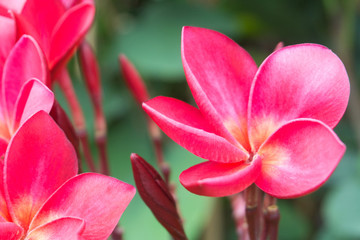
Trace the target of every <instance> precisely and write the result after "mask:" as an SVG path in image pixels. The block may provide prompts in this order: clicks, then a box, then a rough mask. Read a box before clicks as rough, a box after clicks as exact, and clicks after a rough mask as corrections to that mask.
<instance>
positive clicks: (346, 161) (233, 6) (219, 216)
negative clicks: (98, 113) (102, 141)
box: [56, 0, 360, 240]
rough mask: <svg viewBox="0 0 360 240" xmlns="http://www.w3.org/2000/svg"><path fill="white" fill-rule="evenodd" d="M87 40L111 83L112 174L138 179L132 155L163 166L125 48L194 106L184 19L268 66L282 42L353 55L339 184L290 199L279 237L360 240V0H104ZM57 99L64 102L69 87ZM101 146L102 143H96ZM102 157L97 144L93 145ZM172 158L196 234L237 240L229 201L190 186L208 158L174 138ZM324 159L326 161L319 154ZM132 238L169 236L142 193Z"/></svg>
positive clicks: (129, 231) (107, 101)
mask: <svg viewBox="0 0 360 240" xmlns="http://www.w3.org/2000/svg"><path fill="white" fill-rule="evenodd" d="M96 7H97V14H96V19H95V22H94V25H93V28H92V30H91V32H90V33H89V34H88V36H87V38H88V40H89V41H90V42H91V44H92V45H93V46H94V48H95V50H96V54H97V56H98V59H99V63H100V70H101V75H102V81H103V93H104V108H105V113H106V117H107V123H108V129H109V132H108V154H109V157H110V167H111V174H112V176H115V177H117V178H119V179H121V180H123V181H126V182H128V183H131V184H134V180H133V177H132V170H131V165H130V159H129V156H130V153H132V152H135V153H138V154H139V155H141V156H142V157H143V158H145V159H146V160H147V161H148V162H150V163H151V164H153V165H155V155H154V150H153V148H152V143H151V141H150V138H149V135H148V133H147V128H146V119H145V115H144V113H143V111H142V109H141V108H140V107H139V106H138V105H137V104H136V103H135V101H134V99H133V98H132V96H131V94H130V93H129V91H128V90H127V88H126V86H125V83H124V80H123V79H122V76H121V73H120V70H119V66H118V59H117V58H118V54H120V53H124V54H126V55H127V57H128V58H129V59H130V60H131V61H132V62H133V63H134V65H135V66H136V67H137V69H138V70H139V72H140V74H141V75H142V77H143V79H144V81H145V82H146V84H147V86H148V88H149V92H150V94H151V96H153V97H154V96H158V95H164V96H171V97H176V98H179V99H182V100H184V101H186V102H189V103H194V101H193V99H192V97H191V94H190V91H189V89H188V87H187V84H186V80H185V77H184V73H183V68H182V64H181V57H180V39H181V29H182V26H185V25H191V26H198V27H206V28H210V29H214V30H217V31H220V32H222V33H224V34H226V35H228V36H229V37H231V38H232V39H234V40H235V41H236V42H238V43H239V45H241V46H242V47H244V48H245V49H246V50H247V51H248V52H249V53H250V54H251V55H252V56H253V58H254V59H255V61H256V62H257V64H258V65H259V64H260V63H261V62H262V61H263V60H264V59H265V58H266V57H267V56H268V55H269V54H270V53H271V52H272V51H273V49H274V47H275V46H276V44H277V43H278V42H279V41H283V42H284V44H285V45H291V44H297V43H304V42H312V43H320V44H323V45H326V46H327V47H329V48H330V49H332V50H333V51H334V52H335V53H336V54H337V55H338V56H339V57H340V58H341V59H342V61H343V62H344V64H345V66H346V68H347V70H348V74H349V77H350V81H351V88H352V89H351V97H350V103H349V107H348V109H347V112H346V113H345V116H344V117H343V119H342V121H341V122H340V123H339V125H338V126H337V127H336V129H335V131H336V133H337V134H338V135H339V137H340V138H341V139H342V141H343V142H344V143H345V144H346V146H347V151H346V154H345V156H344V157H343V159H342V161H341V162H340V164H339V166H338V168H337V169H336V171H335V172H334V174H333V175H332V176H331V178H330V179H329V181H328V182H327V183H326V184H325V185H324V186H323V187H322V188H320V189H319V190H318V191H316V192H315V193H313V194H310V195H308V196H306V197H302V198H298V199H293V200H280V201H279V207H280V213H281V221H280V233H279V239H284V240H285V239H293V240H296V239H318V240H327V239H334V240H343V239H344V240H347V239H349V240H351V239H360V161H359V149H360V141H359V140H360V99H359V96H358V93H359V91H358V86H357V85H359V84H360V83H359V82H358V81H357V79H359V77H358V76H359V70H360V65H359V64H360V62H359V61H360V59H359V56H360V45H359V43H360V41H359V40H360V39H359V38H360V25H359V23H360V14H359V13H360V3H359V1H357V0H292V1H288V0H272V1H269V0H251V1H249V0H187V1H185V0H106V1H105V0H98V1H96ZM76 62H77V58H76V57H75V58H74V59H72V61H71V62H70V63H69V67H70V69H71V74H72V77H73V79H74V84H75V87H76V92H77V94H78V95H79V97H80V101H81V104H82V106H83V109H84V112H85V115H86V119H87V121H88V122H87V128H88V131H89V134H90V137H91V141H92V144H93V135H94V131H93V113H92V108H91V105H90V100H89V97H88V95H87V93H86V91H85V87H84V83H83V81H82V79H81V76H80V74H79V70H78V68H77V64H76ZM56 94H57V97H58V98H59V99H62V100H61V102H62V105H63V106H64V107H65V108H66V104H65V101H64V100H63V98H62V96H61V93H60V91H56ZM93 145H94V144H93ZM92 149H93V151H94V154H96V148H95V147H93V148H92ZM164 154H165V159H166V160H167V161H168V162H169V163H170V166H171V169H172V176H171V177H172V181H173V182H174V184H175V185H176V191H177V194H178V198H179V199H178V201H179V204H180V209H181V212H182V216H183V218H184V221H185V231H186V233H187V235H188V236H189V239H191V240H193V239H195V240H218V239H230V240H231V239H237V237H236V234H235V227H234V223H233V220H232V216H231V209H230V206H229V200H228V199H227V198H208V197H201V196H196V195H193V194H191V193H189V192H187V191H186V190H185V189H184V188H183V187H182V186H181V185H180V183H179V181H178V176H179V174H180V172H181V171H182V170H185V169H186V168H188V167H190V166H192V165H194V164H195V163H198V162H200V161H201V159H199V158H197V157H195V156H194V155H192V154H190V153H189V152H187V151H186V150H184V149H183V148H182V147H180V146H178V145H176V144H175V143H174V142H172V141H171V140H170V139H169V138H167V137H166V136H164ZM314 161H317V159H314ZM120 224H121V226H122V227H123V228H124V231H125V235H124V239H125V240H139V239H149V240H151V239H156V240H163V239H164V240H165V239H166V240H167V239H170V236H169V235H168V234H167V232H166V231H165V230H164V229H163V228H162V226H161V225H160V224H159V223H158V222H157V221H156V220H155V217H154V216H153V215H152V213H151V212H150V210H149V209H147V207H146V206H145V204H144V203H143V202H142V200H141V198H140V196H139V194H137V195H136V196H135V198H134V200H133V201H132V202H131V203H130V205H129V207H128V208H127V210H126V211H125V213H124V215H123V216H122V218H121V221H120Z"/></svg>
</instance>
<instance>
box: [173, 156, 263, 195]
mask: <svg viewBox="0 0 360 240" xmlns="http://www.w3.org/2000/svg"><path fill="white" fill-rule="evenodd" d="M261 164H262V163H261V158H260V157H259V156H256V155H255V156H254V158H253V159H252V161H251V162H250V163H218V162H212V161H207V162H203V163H200V164H197V165H195V166H192V167H191V168H189V169H187V170H185V171H183V172H182V173H181V174H180V177H179V179H180V182H181V184H182V185H183V186H184V187H185V188H186V189H187V190H189V191H190V192H192V193H195V194H198V195H205V196H211V197H223V196H228V195H231V194H235V193H238V192H241V191H242V190H244V189H245V188H247V187H248V186H250V185H251V184H252V183H254V181H255V180H256V178H257V177H258V176H259V174H260V170H261Z"/></svg>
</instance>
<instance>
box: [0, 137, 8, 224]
mask: <svg viewBox="0 0 360 240" xmlns="http://www.w3.org/2000/svg"><path fill="white" fill-rule="evenodd" d="M7 145H8V142H7V140H5V139H1V138H0V222H1V218H3V219H5V220H9V219H10V216H9V212H8V208H7V205H6V201H5V190H4V172H3V169H4V155H5V151H6V148H7Z"/></svg>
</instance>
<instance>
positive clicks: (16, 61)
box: [2, 36, 48, 117]
mask: <svg viewBox="0 0 360 240" xmlns="http://www.w3.org/2000/svg"><path fill="white" fill-rule="evenodd" d="M47 71H48V70H47V66H46V61H45V59H44V56H43V54H42V51H41V49H40V47H39V46H38V44H37V43H36V42H35V40H34V39H33V38H32V37H30V36H23V37H21V38H20V40H19V41H18V42H17V43H16V45H15V46H14V48H13V49H12V51H11V52H10V55H9V57H8V59H7V60H6V63H5V66H4V74H3V79H2V81H3V82H2V94H3V96H4V102H5V106H6V109H7V113H8V115H7V116H8V117H9V116H13V111H14V110H15V104H16V100H17V98H18V95H19V92H20V90H21V88H22V86H23V84H24V83H25V82H26V81H28V80H29V79H31V78H37V79H39V80H40V81H42V82H43V83H45V84H46V79H47V75H48V72H47Z"/></svg>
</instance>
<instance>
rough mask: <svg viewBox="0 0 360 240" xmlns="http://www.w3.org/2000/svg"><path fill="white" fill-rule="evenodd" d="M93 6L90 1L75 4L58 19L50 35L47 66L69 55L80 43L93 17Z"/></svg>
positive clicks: (53, 64)
mask: <svg viewBox="0 0 360 240" xmlns="http://www.w3.org/2000/svg"><path fill="white" fill-rule="evenodd" d="M94 15H95V7H94V5H93V4H90V3H86V2H84V3H81V4H78V5H75V6H74V7H72V8H70V9H69V10H68V11H66V12H65V14H63V15H62V16H61V18H60V19H59V21H58V23H57V25H56V26H55V29H54V30H53V32H52V36H51V48H50V55H49V67H50V69H52V68H53V67H54V66H55V64H56V63H58V62H59V61H60V60H61V59H62V58H67V57H69V56H68V55H69V54H72V53H73V51H72V49H73V48H74V47H76V46H77V45H78V44H80V41H81V39H82V38H83V37H84V35H85V34H86V32H87V31H88V30H89V28H90V26H91V23H92V21H93V19H94Z"/></svg>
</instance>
